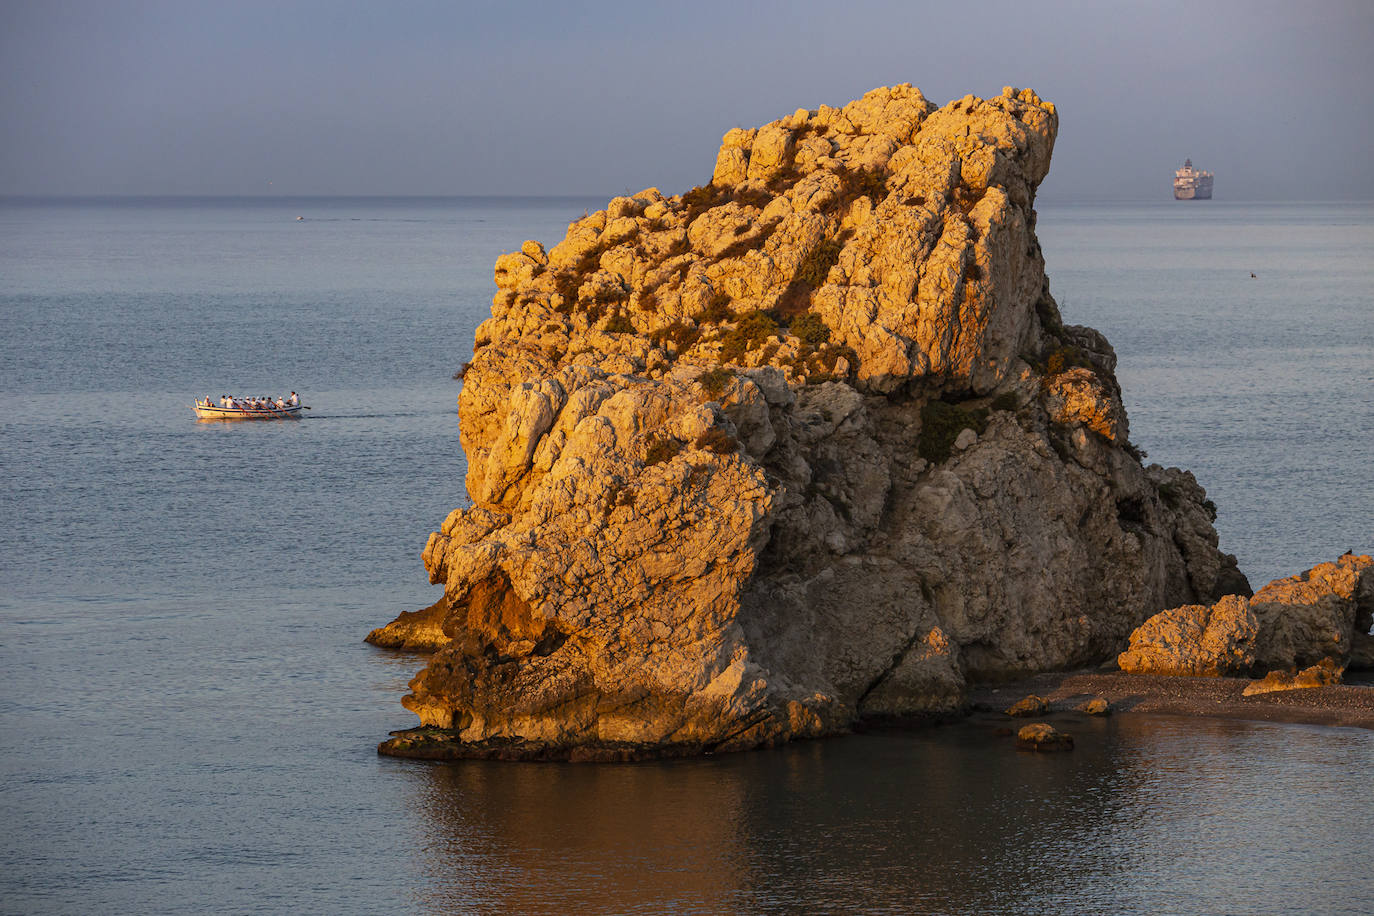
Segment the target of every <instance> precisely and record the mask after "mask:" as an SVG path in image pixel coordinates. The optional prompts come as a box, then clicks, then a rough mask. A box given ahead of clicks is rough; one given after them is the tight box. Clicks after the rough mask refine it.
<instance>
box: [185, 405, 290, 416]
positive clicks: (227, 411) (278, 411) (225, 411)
mask: <svg viewBox="0 0 1374 916" xmlns="http://www.w3.org/2000/svg"><path fill="white" fill-rule="evenodd" d="M191 409H192V410H194V411H195V412H196V419H197V420H299V419H300V418H301V411H302V410H309V409H310V408H309V407H306V406H305V405H304V404H298V405H296V406H295V407H263V408H256V407H216V406H214V405H210V406H208V407H207V406H205V405H204V404H197V405H194V406H192V408H191Z"/></svg>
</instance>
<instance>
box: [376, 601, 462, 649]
mask: <svg viewBox="0 0 1374 916" xmlns="http://www.w3.org/2000/svg"><path fill="white" fill-rule="evenodd" d="M448 613H449V605H448V599H447V598H445V597H443V596H440V598H439V600H438V601H436V602H434V603H433V604H431V605H430V606H429V607H427V608H421V609H420V610H418V611H403V612H401V615H400V616H399V617H397V618H396V619H395V620H393V621H391V623H389V624H387V625H386V626H384V627H378V628H377V629H375V630H373V631H372V632H371V633H368V634H367V637H366V638H365V639H364V640H363V641H364V642H370V643H372V645H374V646H378V647H380V648H383V649H400V650H401V651H403V652H438V651H439V650H440V649H442V648H444V647H446V646H447V645H448V644H449V643H451V642H452V641H453V640H452V638H450V637H449V635H448V634H447V633H445V632H444V618H446V617H448Z"/></svg>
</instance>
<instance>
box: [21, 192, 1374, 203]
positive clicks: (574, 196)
mask: <svg viewBox="0 0 1374 916" xmlns="http://www.w3.org/2000/svg"><path fill="white" fill-rule="evenodd" d="M637 193H639V192H629V191H627V192H624V193H620V194H610V195H607V194H605V193H604V192H603V193H596V192H586V193H560V194H514V193H512V194H167V193H160V194H121V193H70V194H66V193H63V194H43V193H27V194H9V193H0V201H82V200H100V201H134V200H225V201H228V200H245V201H246V200H252V201H274V200H276V201H299V200H531V201H533V200H579V201H580V200H589V199H597V200H606V201H610V200H612V199H614V198H616V197H632V196H634V194H637ZM660 193H661V192H660ZM673 196H678V195H671V194H665V195H664V197H673ZM1156 201H1174V198H1173V197H1172V196H1169V195H1166V194H1161V195H1151V196H1149V197H1076V196H1060V195H1053V194H1052V195H1046V196H1037V197H1036V203H1062V204H1091V203H1107V204H1123V203H1153V202H1156ZM1184 202H1185V203H1200V204H1205V203H1247V204H1249V203H1273V204H1279V203H1311V204H1365V203H1374V198H1333V197H1325V198H1316V197H1297V198H1290V197H1236V198H1214V199H1211V200H1207V201H1184Z"/></svg>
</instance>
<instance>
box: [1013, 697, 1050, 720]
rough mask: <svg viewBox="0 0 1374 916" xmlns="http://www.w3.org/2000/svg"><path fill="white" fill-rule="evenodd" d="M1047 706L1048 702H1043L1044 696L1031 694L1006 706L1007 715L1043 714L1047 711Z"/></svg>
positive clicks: (1048, 706)
mask: <svg viewBox="0 0 1374 916" xmlns="http://www.w3.org/2000/svg"><path fill="white" fill-rule="evenodd" d="M1049 708H1050V704H1049V703H1047V702H1045V698H1044V697H1038V696H1036V695H1035V694H1031V695H1030V696H1028V697H1025V698H1024V699H1020V700H1017V701H1016V702H1015V703H1013V704H1011V705H1010V706H1009V707H1007V715H1009V716H1016V717H1028V716H1043V715H1044V714H1045V713H1046V712H1048V711H1049Z"/></svg>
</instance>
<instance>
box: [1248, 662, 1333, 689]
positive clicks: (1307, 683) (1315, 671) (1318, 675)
mask: <svg viewBox="0 0 1374 916" xmlns="http://www.w3.org/2000/svg"><path fill="white" fill-rule="evenodd" d="M1344 674H1345V666H1343V665H1338V664H1337V663H1336V661H1335V659H1331V658H1324V659H1322V660H1321V661H1319V662H1317V664H1315V665H1313V666H1312V667H1310V668H1304V669H1303V670H1301V671H1299V672H1297V673H1294V672H1292V671H1270V672H1269V673H1268V674H1266V675H1265V676H1264V677H1263V678H1261V679H1260V680H1258V681H1251V682H1250V683H1249V684H1247V685H1245V690H1243V691H1242V692H1241V695H1242V696H1247V697H1252V696H1254V695H1255V694H1257V693H1274V692H1276V691H1279V690H1303V689H1305V688H1310V687H1329V686H1331V685H1333V684H1339V683H1340V682H1341V676H1342V675H1344Z"/></svg>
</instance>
